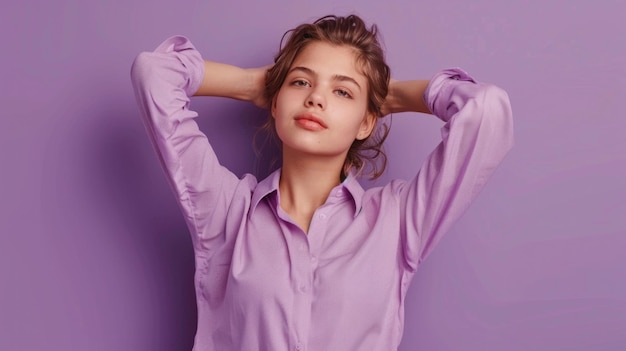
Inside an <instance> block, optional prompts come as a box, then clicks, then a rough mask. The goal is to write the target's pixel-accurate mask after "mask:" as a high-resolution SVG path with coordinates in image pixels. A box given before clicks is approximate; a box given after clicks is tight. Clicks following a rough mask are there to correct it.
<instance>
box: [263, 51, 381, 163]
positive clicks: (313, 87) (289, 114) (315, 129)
mask: <svg viewBox="0 0 626 351" xmlns="http://www.w3.org/2000/svg"><path fill="white" fill-rule="evenodd" d="M367 92H368V87H367V79H366V77H365V76H364V75H363V74H361V73H360V70H359V69H358V67H357V66H356V56H355V53H354V49H352V48H350V47H347V46H335V45H331V44H328V43H323V42H312V43H310V44H308V45H307V46H306V47H305V48H304V49H303V50H302V52H300V54H299V55H298V57H297V58H296V59H295V60H294V62H293V64H292V66H291V67H290V69H289V73H288V74H287V77H286V79H285V81H284V82H283V85H282V87H281V88H280V91H279V92H278V94H277V96H276V98H275V99H274V102H273V103H272V117H273V118H274V119H275V125H276V132H277V134H278V136H279V138H280V139H281V140H282V142H283V149H291V150H293V151H297V152H299V153H304V154H314V155H319V156H340V157H344V158H345V155H346V153H347V152H348V149H349V148H350V145H351V144H352V142H353V141H354V140H355V139H365V138H367V137H368V136H369V134H370V133H371V131H372V129H373V127H374V125H375V122H376V118H375V116H374V115H373V114H371V113H369V112H368V111H367V98H368V96H367Z"/></svg>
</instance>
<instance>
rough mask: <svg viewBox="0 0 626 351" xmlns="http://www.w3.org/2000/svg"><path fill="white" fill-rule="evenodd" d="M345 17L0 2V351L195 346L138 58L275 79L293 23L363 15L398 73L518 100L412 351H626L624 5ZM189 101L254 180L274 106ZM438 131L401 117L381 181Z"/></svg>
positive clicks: (184, 274) (410, 337) (505, 4)
mask: <svg viewBox="0 0 626 351" xmlns="http://www.w3.org/2000/svg"><path fill="white" fill-rule="evenodd" d="M336 3H337V2H336V1H330V0H323V1H322V0H320V1H316V2H315V3H305V2H298V1H288V2H287V1H285V2H283V1H278V0H271V1H266V2H264V3H263V4H260V3H256V2H252V1H249V2H248V3H247V4H241V3H240V2H237V1H233V2H225V1H220V2H219V3H217V2H200V1H184V0H181V1H171V2H169V3H165V2H154V1H145V0H131V1H108V2H84V1H70V0H61V1H55V2H48V1H26V2H21V3H19V4H20V5H17V3H16V2H4V3H3V4H2V5H0V32H1V33H3V35H2V42H1V44H0V45H1V49H0V50H1V54H0V60H1V62H0V63H1V64H0V73H1V76H0V82H1V84H0V89H1V90H2V91H1V93H0V106H1V110H0V111H1V114H2V123H3V126H2V128H0V142H1V143H2V144H1V148H0V165H1V167H2V170H1V171H0V178H1V181H0V198H1V199H2V200H1V201H2V209H1V211H0V231H1V235H0V284H1V285H0V349H1V350H16V351H17V350H28V351H30V350H53V351H60V350H94V351H96V350H120V351H124V350H156V351H161V350H163V351H165V350H189V349H190V348H191V345H192V338H193V335H194V332H195V302H194V291H193V283H192V278H193V257H192V250H191V242H190V239H189V236H188V234H187V230H186V227H185V225H184V222H183V220H182V217H181V216H180V214H179V211H178V208H177V206H176V204H175V202H174V198H173V196H172V195H171V193H170V190H169V188H168V186H167V183H166V181H165V177H164V176H163V174H162V172H161V170H160V168H159V165H158V162H157V159H156V157H155V154H154V152H153V150H152V148H151V146H150V144H149V141H148V139H147V136H146V133H145V132H144V130H143V126H142V125H141V123H140V120H139V117H138V113H139V112H138V109H137V107H136V105H135V101H134V97H133V95H132V91H131V85H130V80H129V70H130V64H131V62H132V60H133V58H134V57H135V55H136V54H137V53H138V52H140V51H143V50H151V49H153V48H154V47H155V46H156V45H157V44H158V43H160V42H161V41H162V40H163V39H165V38H166V37H168V36H170V35H173V34H184V35H187V36H188V37H190V38H191V39H192V40H193V41H194V43H195V44H196V46H197V47H198V48H199V50H200V51H201V52H202V53H203V54H204V56H205V57H207V58H210V59H213V60H217V61H223V62H228V63H233V64H237V65H242V66H247V67H249V66H255V65H264V64H267V63H269V62H270V60H271V56H272V55H273V54H274V52H275V51H276V49H277V47H278V42H279V39H280V37H281V35H282V33H283V32H284V31H285V30H286V29H289V28H291V27H293V26H295V25H296V24H298V23H300V22H302V21H307V20H312V19H314V18H317V17H319V16H320V15H324V14H327V13H338V14H346V13H349V12H353V11H354V12H356V13H358V14H360V15H361V16H363V17H364V18H366V19H367V20H368V21H369V22H376V23H377V24H378V25H379V26H380V28H381V30H382V34H383V37H384V43H385V45H386V47H387V53H388V61H389V63H390V65H391V66H392V70H393V76H394V77H396V78H400V79H409V78H419V77H424V78H428V77H430V76H431V75H432V74H433V73H434V72H435V71H436V70H438V69H440V68H443V67H448V66H462V67H464V68H465V69H466V70H468V71H469V72H471V73H472V74H473V75H474V76H475V77H477V79H479V80H483V81H489V82H493V83H496V84H498V85H500V86H502V87H504V88H505V89H506V90H507V91H508V92H509V94H510V96H511V99H512V103H513V110H514V116H515V122H516V145H515V148H514V150H513V151H512V152H511V153H510V154H509V156H508V157H507V159H506V160H505V161H504V163H503V164H502V166H501V167H500V168H499V169H498V171H497V172H496V173H495V175H494V177H493V178H492V180H491V182H490V183H489V184H488V185H487V187H486V188H485V189H484V191H483V192H482V193H481V195H480V196H479V198H478V199H477V201H476V202H475V203H474V204H473V206H472V207H471V209H470V210H469V211H468V212H467V213H466V214H465V216H464V217H463V218H462V219H461V220H460V221H459V222H458V224H457V225H456V226H455V227H454V228H453V229H452V230H451V231H450V232H449V234H448V235H447V237H446V238H444V240H443V241H442V242H441V243H440V245H439V247H438V248H437V250H435V252H434V253H433V254H432V255H431V256H430V257H429V259H428V260H427V262H426V263H425V264H424V265H423V266H422V267H421V270H420V271H419V272H418V274H417V276H416V279H415V281H414V283H413V285H412V287H411V290H410V293H409V296H408V300H407V317H406V328H405V335H404V340H403V343H402V346H401V348H400V349H401V350H404V351H408V350H445V351H447V350H546V351H547V350H550V351H552V350H569V351H573V350H590V349H592V350H624V349H626V255H625V254H624V252H625V249H626V201H625V199H626V138H625V137H624V133H625V132H626V122H625V121H624V120H625V118H624V112H623V111H624V109H623V105H622V104H623V103H624V100H625V98H626V70H625V68H624V62H625V61H624V60H625V57H626V41H625V40H624V38H623V35H624V33H625V32H626V25H625V24H624V17H623V16H624V13H626V11H624V10H625V9H624V5H623V2H622V1H609V0H605V1H599V2H595V4H592V2H591V1H568V0H558V1H557V0H554V1H544V2H539V1H537V2H529V1H521V0H511V1H488V0H475V1H461V0H455V1H419V2H412V1H411V2H410V1H399V0H398V1H376V2H371V3H368V4H365V3H362V4H361V3H359V2H357V1H344V2H342V3H341V5H337V4H336ZM9 4H11V5H9ZM540 4H541V5H540ZM193 103H194V106H195V109H197V110H199V112H200V113H201V115H204V116H207V115H209V114H212V117H205V118H201V122H200V123H201V126H202V128H203V130H205V131H206V133H207V134H208V135H209V137H210V138H211V140H212V142H213V145H214V146H215V149H216V150H217V152H218V154H219V156H220V157H221V160H222V162H223V163H224V164H225V165H227V166H228V167H230V168H231V169H232V170H233V171H235V172H236V173H237V174H242V173H244V172H249V171H252V170H253V169H254V165H255V161H254V154H253V150H252V147H251V144H250V139H251V136H252V135H253V133H254V128H255V126H258V125H259V124H260V122H261V120H262V119H263V116H264V113H263V112H261V111H259V110H257V109H255V108H254V107H252V106H248V105H246V104H243V103H240V102H235V101H227V100H220V99H212V98H204V99H196V100H194V102H193ZM440 127H441V123H440V122H438V121H437V120H436V119H434V118H431V117H428V116H424V115H417V114H402V115H396V116H395V117H394V118H393V127H392V132H391V137H390V139H389V142H388V144H387V150H388V152H389V154H390V162H391V164H390V166H389V169H388V173H387V175H386V176H385V177H384V178H383V179H382V180H381V181H382V182H385V181H387V180H389V179H390V178H397V177H410V176H412V175H413V174H414V173H415V172H416V170H417V168H418V166H419V164H416V163H412V162H411V163H409V162H407V159H409V158H411V159H413V158H415V157H416V156H413V155H417V158H418V159H420V160H422V159H423V158H424V157H425V156H426V155H427V153H428V152H429V151H430V150H431V149H432V148H434V146H435V145H436V143H437V141H438V138H439V135H440V134H439V128H440ZM366 186H371V184H366Z"/></svg>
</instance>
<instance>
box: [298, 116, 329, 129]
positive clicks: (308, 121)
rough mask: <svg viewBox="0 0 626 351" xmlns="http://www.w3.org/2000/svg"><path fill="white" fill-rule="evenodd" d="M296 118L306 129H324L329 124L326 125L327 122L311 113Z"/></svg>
mask: <svg viewBox="0 0 626 351" xmlns="http://www.w3.org/2000/svg"><path fill="white" fill-rule="evenodd" d="M295 119H296V123H298V125H300V126H301V127H303V128H304V129H308V130H323V129H327V128H328V126H327V125H326V123H324V121H323V120H322V119H320V118H318V117H317V116H315V115H312V114H310V113H304V114H301V115H299V116H297V117H296V118H295Z"/></svg>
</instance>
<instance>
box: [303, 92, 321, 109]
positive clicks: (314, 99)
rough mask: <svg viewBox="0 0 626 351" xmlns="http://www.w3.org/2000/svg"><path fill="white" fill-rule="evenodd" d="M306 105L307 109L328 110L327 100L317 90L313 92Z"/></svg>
mask: <svg viewBox="0 0 626 351" xmlns="http://www.w3.org/2000/svg"><path fill="white" fill-rule="evenodd" d="M305 105H306V106H307V107H317V108H319V109H321V110H323V109H325V108H326V98H325V97H324V95H323V94H321V93H320V92H319V91H318V90H317V89H315V90H313V91H311V94H309V96H308V97H307V99H306V102H305Z"/></svg>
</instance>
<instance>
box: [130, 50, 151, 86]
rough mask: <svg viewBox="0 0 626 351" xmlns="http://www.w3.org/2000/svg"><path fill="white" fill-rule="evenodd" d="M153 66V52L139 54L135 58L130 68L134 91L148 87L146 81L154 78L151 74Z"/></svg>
mask: <svg viewBox="0 0 626 351" xmlns="http://www.w3.org/2000/svg"><path fill="white" fill-rule="evenodd" d="M154 64H155V61H154V53H153V52H148V51H144V52H140V53H139V54H138V55H137V56H136V57H135V59H134V60H133V63H132V65H131V67H130V79H131V82H132V84H133V86H134V87H135V88H136V89H137V88H141V87H145V86H147V85H149V84H148V80H149V79H150V78H151V77H154V74H152V72H153V69H154Z"/></svg>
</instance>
